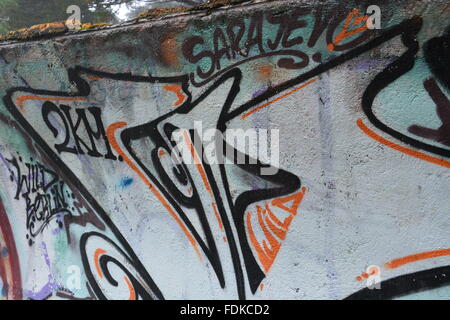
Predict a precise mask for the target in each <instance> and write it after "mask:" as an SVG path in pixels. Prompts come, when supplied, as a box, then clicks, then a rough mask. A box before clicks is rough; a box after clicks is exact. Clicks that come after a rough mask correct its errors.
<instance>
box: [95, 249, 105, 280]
mask: <svg viewBox="0 0 450 320" xmlns="http://www.w3.org/2000/svg"><path fill="white" fill-rule="evenodd" d="M105 253H106V250H103V249H100V248H98V249H97V250H95V252H94V263H95V269H96V270H97V273H98V275H99V276H100V278H103V272H102V269H101V268H100V265H99V264H98V263H99V259H98V258H99V256H100V255H102V254H105Z"/></svg>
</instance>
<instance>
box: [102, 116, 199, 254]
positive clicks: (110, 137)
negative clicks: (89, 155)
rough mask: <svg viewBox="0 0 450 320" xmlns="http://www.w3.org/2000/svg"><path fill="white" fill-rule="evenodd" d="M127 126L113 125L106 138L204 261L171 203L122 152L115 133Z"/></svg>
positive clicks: (108, 129) (119, 123) (109, 128)
mask: <svg viewBox="0 0 450 320" xmlns="http://www.w3.org/2000/svg"><path fill="white" fill-rule="evenodd" d="M126 125H127V123H126V122H123V121H122V122H116V123H113V124H111V125H110V126H109V127H108V128H107V129H106V136H107V137H108V140H109V142H110V143H111V146H112V147H113V149H114V150H115V151H116V152H117V153H118V154H119V155H120V156H121V157H122V158H123V160H124V161H125V163H126V164H127V165H128V166H129V167H130V168H131V169H132V170H133V171H134V172H136V173H137V175H138V176H139V178H141V180H142V181H143V182H144V183H145V184H146V185H147V187H148V188H149V189H150V191H152V192H153V194H154V195H155V197H156V198H157V199H158V200H159V201H160V202H161V204H162V205H163V206H164V207H165V208H166V210H167V211H168V212H169V213H170V215H171V216H172V217H173V218H174V219H175V221H176V222H177V223H178V225H179V226H180V227H181V229H182V230H183V232H184V234H185V235H186V237H187V238H188V240H189V242H190V243H191V245H192V247H193V248H194V250H195V252H196V253H197V255H198V257H199V258H200V260H203V258H202V255H201V254H200V251H199V249H198V247H197V241H196V240H195V238H194V237H193V236H192V234H191V233H190V232H189V230H188V229H187V228H186V226H185V225H184V223H183V222H182V221H181V219H180V218H179V217H178V215H177V214H176V213H175V212H174V211H173V209H172V207H171V206H170V205H169V203H168V202H167V201H166V199H165V198H164V197H163V195H162V194H161V193H160V192H159V191H158V190H157V189H156V188H155V187H154V186H153V185H152V183H151V182H150V181H149V180H148V179H147V177H146V176H145V175H144V174H143V173H142V172H141V170H139V168H138V167H137V166H136V165H135V164H134V163H133V162H132V161H131V160H130V158H128V156H127V155H126V154H125V153H124V152H123V151H122V149H121V148H120V146H119V144H118V143H117V140H116V137H115V132H116V131H117V130H118V129H120V128H122V127H125V126H126Z"/></svg>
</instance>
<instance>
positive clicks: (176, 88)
mask: <svg viewBox="0 0 450 320" xmlns="http://www.w3.org/2000/svg"><path fill="white" fill-rule="evenodd" d="M164 90H167V91H170V92H173V93H175V94H176V95H177V98H178V100H177V101H175V102H174V104H173V106H174V107H178V106H179V105H180V104H182V103H183V102H184V100H185V99H186V96H185V95H184V94H183V93H182V90H183V89H182V88H181V86H180V85H167V86H165V87H164Z"/></svg>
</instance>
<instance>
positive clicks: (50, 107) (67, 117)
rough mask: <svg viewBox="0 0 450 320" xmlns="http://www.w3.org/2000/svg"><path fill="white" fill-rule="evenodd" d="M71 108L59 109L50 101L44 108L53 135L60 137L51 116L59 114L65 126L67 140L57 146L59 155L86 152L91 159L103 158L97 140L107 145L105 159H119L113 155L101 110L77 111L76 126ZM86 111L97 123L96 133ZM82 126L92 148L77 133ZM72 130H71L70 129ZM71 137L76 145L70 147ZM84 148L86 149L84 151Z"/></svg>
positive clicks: (44, 115) (92, 108)
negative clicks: (101, 140)
mask: <svg viewBox="0 0 450 320" xmlns="http://www.w3.org/2000/svg"><path fill="white" fill-rule="evenodd" d="M71 111H72V110H71V108H70V107H69V106H67V105H63V104H62V105H60V107H59V108H58V107H57V106H56V105H55V104H54V103H52V102H50V101H46V102H45V103H44V105H43V106H42V116H43V118H44V121H45V123H46V124H47V126H48V128H49V129H50V130H51V131H52V133H53V134H54V135H55V137H57V136H58V135H59V132H58V129H56V128H55V127H54V125H53V124H52V122H51V120H50V115H55V114H57V115H58V116H59V119H60V120H61V121H62V123H63V124H64V128H65V129H64V130H65V131H64V132H65V138H64V142H63V143H60V144H56V145H55V148H56V150H58V152H59V153H61V152H70V153H74V154H85V151H87V152H86V153H87V154H88V155H90V156H91V157H102V156H103V155H102V154H101V153H100V152H98V150H97V146H96V144H95V140H94V139H96V140H99V139H103V141H104V143H105V148H106V154H104V157H105V159H111V160H117V158H116V157H115V156H114V154H112V151H111V146H110V145H109V142H108V139H106V136H105V128H104V127H103V123H102V120H101V111H100V109H99V108H95V107H91V108H88V109H87V110H86V109H76V110H75V113H76V114H77V116H78V118H77V120H76V122H75V124H74V121H73V119H72V116H71V114H72V112H71ZM86 111H89V113H90V114H91V115H92V117H93V118H94V119H95V123H96V125H97V129H96V131H94V130H93V129H92V128H91V126H90V124H89V121H88V117H87V115H86ZM81 124H83V126H84V129H85V132H86V134H87V136H88V137H89V142H90V144H91V145H90V147H89V145H88V144H87V143H86V142H85V141H83V139H82V138H80V136H79V134H78V133H77V131H78V129H79V128H80V126H81ZM69 128H70V129H69ZM71 137H73V140H74V141H75V145H74V146H71V147H69V146H68V145H69V143H70V142H71ZM83 147H84V148H85V149H84V150H83Z"/></svg>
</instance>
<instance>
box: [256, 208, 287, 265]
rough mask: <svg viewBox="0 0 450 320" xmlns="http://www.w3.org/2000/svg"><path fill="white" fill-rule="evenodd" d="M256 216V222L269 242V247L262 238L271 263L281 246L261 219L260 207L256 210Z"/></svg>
mask: <svg viewBox="0 0 450 320" xmlns="http://www.w3.org/2000/svg"><path fill="white" fill-rule="evenodd" d="M257 217H258V222H259V225H260V226H261V229H262V231H263V233H264V236H265V237H266V239H267V240H268V241H269V244H270V248H269V247H268V246H267V244H266V241H265V240H263V241H262V242H263V247H264V249H265V251H266V253H267V255H268V256H269V258H271V260H272V263H273V261H274V260H275V257H276V255H277V253H278V251H279V250H280V248H281V243H280V242H279V241H278V240H277V239H275V237H274V236H273V235H272V233H270V231H269V230H268V229H267V227H266V225H265V223H264V220H263V216H262V209H260V210H257Z"/></svg>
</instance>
